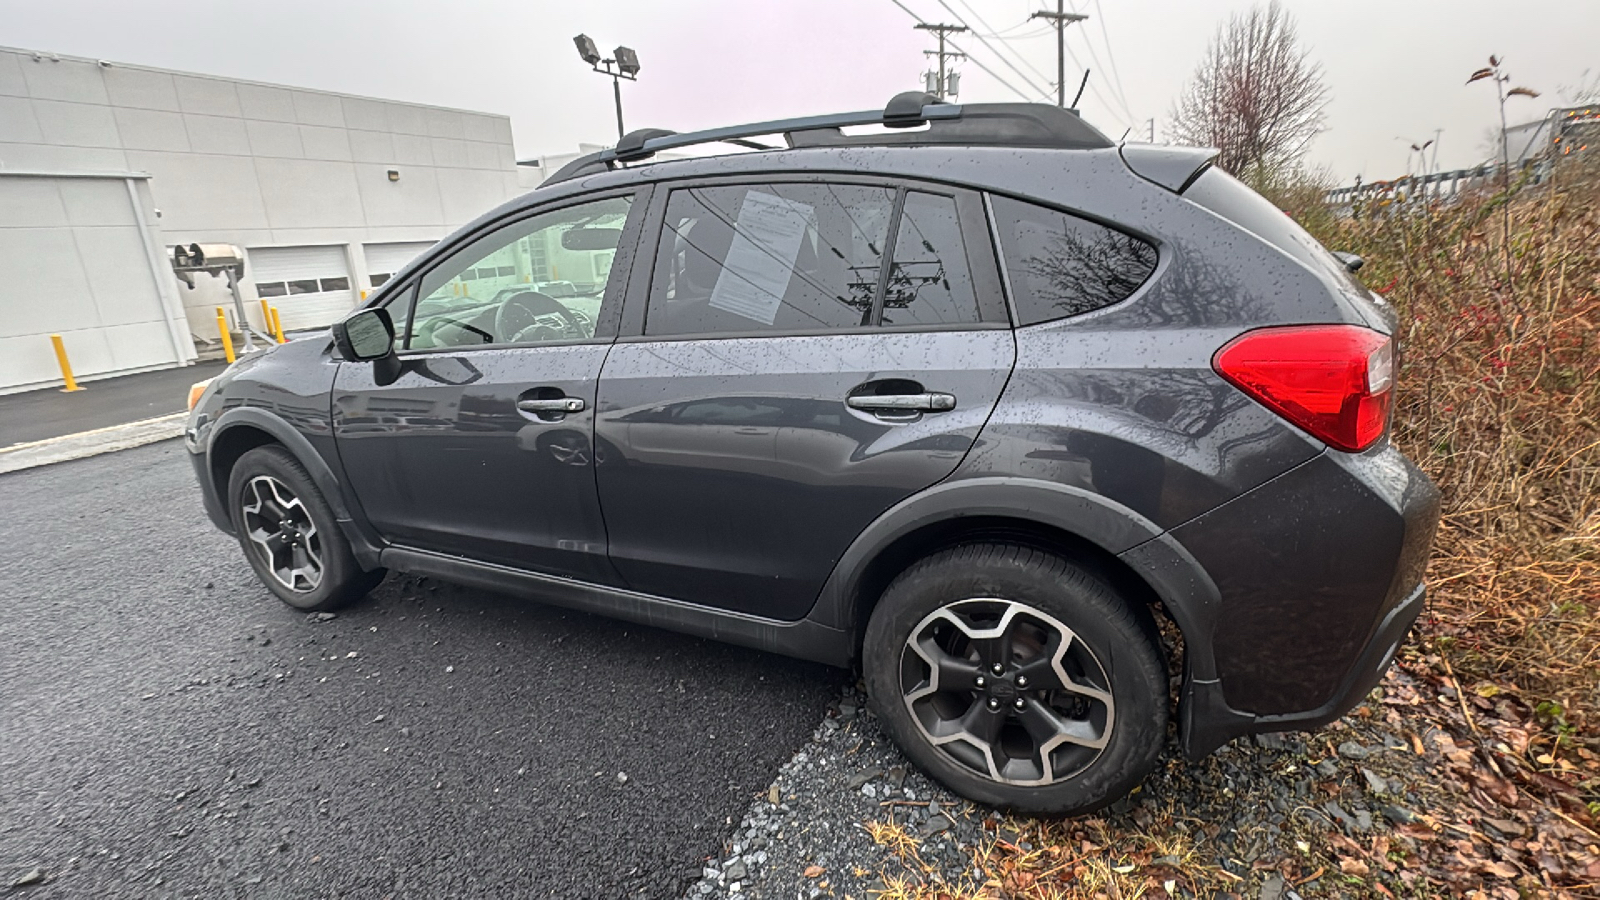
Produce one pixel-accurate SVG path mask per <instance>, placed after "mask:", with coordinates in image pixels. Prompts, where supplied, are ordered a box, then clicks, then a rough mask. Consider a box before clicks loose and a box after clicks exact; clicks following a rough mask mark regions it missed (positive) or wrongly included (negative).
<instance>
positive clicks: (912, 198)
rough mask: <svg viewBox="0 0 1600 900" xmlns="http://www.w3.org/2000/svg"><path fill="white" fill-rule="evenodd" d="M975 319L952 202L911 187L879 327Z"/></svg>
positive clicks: (974, 299) (974, 300) (975, 303)
mask: <svg viewBox="0 0 1600 900" xmlns="http://www.w3.org/2000/svg"><path fill="white" fill-rule="evenodd" d="M977 321H978V297H977V294H976V293H975V292H974V291H973V289H972V273H971V271H970V270H969V269H968V268H967V249H966V246H965V245H964V244H963V243H962V242H961V223H960V221H959V220H958V219H957V218H956V201H955V200H954V199H952V198H950V197H940V196H937V195H935V194H923V193H920V192H917V191H911V192H909V193H907V194H906V205H905V212H904V213H903V214H902V215H901V218H900V231H899V233H898V235H896V237H895V242H894V268H893V270H891V271H890V273H889V288H888V291H887V292H886V293H885V294H884V297H883V324H885V325H955V324H963V323H975V322H977Z"/></svg>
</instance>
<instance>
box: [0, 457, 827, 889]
mask: <svg viewBox="0 0 1600 900" xmlns="http://www.w3.org/2000/svg"><path fill="white" fill-rule="evenodd" d="M183 456H184V451H183V449H182V447H181V445H180V444H179V442H177V441H166V442H163V443H159V444H153V445H150V446H146V447H140V448H137V449H133V450H127V451H123V452H119V453H113V454H109V455H105V456H99V457H95V458H92V459H86V460H80V461H76V462H69V463H62V464H58V465H53V466H47V467H43V468H39V469H32V470H28V471H23V472H15V473H12V474H8V475H0V510H4V511H5V515H4V516H0V890H3V889H4V888H5V887H6V886H7V885H10V884H12V883H13V882H14V881H16V880H18V879H22V880H27V878H26V876H28V875H30V874H33V873H34V870H35V869H37V870H38V872H37V874H38V875H39V876H40V878H41V880H40V882H39V883H37V884H34V885H31V886H28V887H22V888H17V889H15V891H14V895H17V896H27V897H30V898H32V897H81V896H100V897H163V896H174V897H191V896H192V897H303V896H319V897H336V896H350V897H389V896H392V897H446V896H448V897H513V896H519V897H520V896H549V897H674V896H678V895H679V894H681V892H682V891H683V889H684V887H685V886H686V885H687V884H688V883H690V882H691V881H692V880H693V879H694V878H696V877H697V876H699V875H700V871H701V863H702V861H703V860H704V859H705V858H706V857H708V856H711V855H715V854H717V853H718V849H719V847H721V846H723V845H724V844H725V842H726V840H727V839H728V836H729V834H730V832H731V831H732V829H733V825H734V823H736V822H738V821H739V819H740V817H741V816H742V815H743V814H744V812H745V810H746V808H747V807H748V806H749V805H750V803H751V801H752V799H753V798H755V797H757V796H758V795H761V794H762V793H763V792H764V791H765V790H766V788H767V785H768V784H769V783H770V782H771V781H772V779H773V776H774V774H775V773H776V772H777V771H778V768H779V766H780V765H782V764H783V763H784V762H785V761H786V760H788V759H789V757H790V755H791V754H792V753H793V752H794V750H795V749H796V748H797V747H799V746H801V745H802V744H804V743H805V742H806V741H807V739H808V737H809V736H810V735H811V733H812V730H813V729H814V728H815V727H816V725H817V722H818V721H819V719H820V718H821V717H822V715H823V712H824V710H825V708H826V707H827V705H828V703H829V701H830V700H832V699H834V698H835V697H837V695H838V692H839V690H840V688H841V686H842V685H843V683H844V682H845V680H846V679H847V677H848V676H847V675H846V673H844V672H842V671H840V670H835V669H829V668H825V667H821V666H814V665H809V664H802V663H798V662H794V661H790V660H786V659H783V658H780V657H775V656H771V655H767V654H762V653H758V652H755V651H747V650H742V649H739V648H734V647H729V646H725V645H721V644H716V643H712V642H708V641H702V640H698V639H692V638H687V637H682V636H679V635H675V634H671V633H669V632H664V631H658V630H654V629H650V628H644V627H641V626H637V625H630V624H625V623H619V622H614V621H611V620H607V619H601V618H597V617H592V616H586V615H582V614H579V613H573V612H568V611H564V610H559V609H554V608H550V607H544V606H540V605H538V604H535V603H530V602H526V601H522V600H517V599H513V598H507V597H503V596H500V595H495V594H489V593H485V592H481V591H473V590H467V589H461V588H456V587H453V586H450V585H443V584H438V583H434V582H428V581H417V580H414V579H407V578H401V577H399V576H394V575H391V576H390V578H389V579H388V580H387V581H386V582H385V583H384V584H383V585H382V586H381V587H380V588H379V589H378V590H377V591H376V592H375V594H374V596H373V597H371V598H369V599H368V600H367V601H364V602H363V603H361V604H359V605H357V606H355V607H353V608H350V609H348V610H345V611H341V612H340V613H339V614H338V615H337V617H336V618H334V619H332V620H330V621H326V622H320V623H317V622H311V621H308V617H307V616H306V615H304V614H302V613H298V612H295V611H294V610H291V609H290V608H288V607H286V606H284V605H282V604H281V603H279V602H278V601H277V600H276V599H274V598H273V597H272V596H271V595H270V594H268V593H267V591H266V590H265V589H264V588H262V587H261V586H259V584H257V583H256V582H255V580H254V578H253V576H252V574H251V571H250V569H249V568H248V566H247V565H246V564H245V563H244V561H243V559H242V558H241V556H240V551H239V547H238V545H237V544H235V543H234V542H233V541H232V540H231V539H230V538H228V537H226V536H224V535H222V534H220V533H218V532H216V531H215V530H214V529H213V528H212V527H211V525H210V524H209V522H207V521H206V519H205V517H204V515H203V514H202V512H201V509H200V500H199V496H198V494H197V492H196V489H195V487H194V485H193V483H192V475H191V473H190V470H189V468H188V464H187V462H186V461H185V460H184V458H183Z"/></svg>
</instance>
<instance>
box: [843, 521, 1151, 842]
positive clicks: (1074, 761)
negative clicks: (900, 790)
mask: <svg viewBox="0 0 1600 900" xmlns="http://www.w3.org/2000/svg"><path fill="white" fill-rule="evenodd" d="M957 620H959V622H960V624H957ZM1005 623H1010V624H1009V625H1008V626H1007V627H1005V628H1002V627H1001V626H1002V624H1005ZM1057 626H1064V627H1065V629H1067V630H1066V631H1065V632H1063V631H1060V630H1059V629H1058V627H1057ZM914 630H915V631H916V632H917V635H918V642H917V645H916V647H912V646H910V645H909V644H908V641H909V639H910V638H911V637H912V633H913V631H914ZM1052 632H1054V633H1055V634H1056V637H1055V638H1052V637H1051V634H1052ZM1003 634H1010V637H1002V636H1001V635H1003ZM1019 641H1020V643H1021V644H1022V646H1021V647H1020V648H1019V647H1018V646H1017V644H1018V642H1019ZM930 660H932V661H937V662H938V664H939V665H938V669H939V671H940V672H942V673H943V674H944V682H943V683H942V684H941V683H940V682H939V680H938V679H936V678H935V676H934V674H933V673H934V671H935V666H934V664H933V662H931V661H930ZM1001 660H1004V661H1003V662H1000V665H1001V666H1002V668H1003V669H1004V672H1003V674H1001V675H998V676H997V675H996V674H995V671H996V670H995V669H994V665H995V664H996V662H998V661H1001ZM862 666H863V669H864V670H865V676H866V682H867V691H868V694H869V698H870V699H869V702H870V704H871V706H872V708H873V711H874V712H876V713H877V715H878V717H879V719H880V720H881V721H883V722H884V724H885V726H886V727H887V729H888V731H889V733H890V735H891V736H892V737H893V738H894V740H895V742H896V743H898V744H899V745H900V748H901V749H902V750H903V751H904V752H905V754H906V755H907V756H909V757H910V758H911V760H912V761H913V762H915V763H916V764H917V765H918V766H920V767H921V768H922V770H923V771H925V772H927V773H928V774H929V775H930V776H932V777H933V778H934V779H935V780H937V781H939V782H940V783H941V784H943V785H945V786H946V787H948V788H949V789H951V790H952V791H954V792H956V793H957V794H960V795H961V796H963V797H966V798H968V799H970V800H975V801H978V802H980V803H985V804H988V805H990V806H996V807H1001V808H1004V809H1011V810H1016V811H1019V812H1026V813H1034V814H1045V815H1078V814H1081V813H1087V812H1091V811H1093V810H1096V809H1099V808H1100V807H1103V806H1105V805H1106V804H1108V803H1111V802H1113V801H1115V800H1116V799H1117V798H1119V797H1121V796H1123V795H1125V794H1126V793H1128V792H1129V791H1131V790H1132V789H1133V788H1134V787H1135V786H1137V785H1138V784H1139V782H1140V781H1142V780H1143V779H1144V777H1145V776H1146V775H1147V774H1149V772H1150V770H1151V769H1152V768H1154V766H1155V764H1156V761H1157V760H1158V758H1159V757H1160V754H1161V750H1162V747H1163V746H1164V744H1165V741H1166V732H1167V701H1168V698H1167V669H1166V666H1165V665H1164V664H1163V661H1162V652H1161V641H1160V635H1159V632H1157V631H1156V627H1155V622H1154V621H1153V620H1152V619H1151V617H1150V614H1149V612H1148V611H1147V610H1146V609H1144V608H1143V607H1142V606H1140V605H1137V604H1132V603H1129V602H1127V601H1126V600H1125V599H1124V598H1123V597H1121V596H1120V595H1119V594H1118V593H1117V592H1116V591H1115V590H1114V589H1113V588H1112V587H1111V585H1110V583H1109V582H1108V581H1107V580H1106V579H1105V578H1103V577H1102V576H1100V575H1099V574H1097V573H1096V572H1095V571H1094V570H1092V569H1090V568H1087V567H1085V566H1082V565H1079V564H1076V563H1073V562H1070V561H1068V560H1066V559H1063V558H1062V557H1060V556H1056V555H1054V554H1051V553H1047V552H1044V551H1041V550H1036V549H1033V548H1030V547H1025V546H1020V545H1015V544H1000V543H992V544H989V543H986V544H966V545H962V546H958V547H954V548H951V549H949V550H944V551H941V552H939V553H936V554H934V555H932V556H929V557H927V558H925V559H923V560H921V561H919V562H917V563H914V564H913V565H912V566H910V567H909V568H908V569H906V570H905V571H904V572H902V573H901V574H900V576H899V577H897V578H896V579H895V580H894V582H893V583H891V584H890V585H889V588H888V589H887V590H886V591H884V593H883V597H882V599H881V600H880V601H879V602H878V605H877V607H876V608H875V609H874V610H873V612H872V618H871V621H870V622H869V623H868V625H867V632H866V638H865V642H864V645H863V648H862ZM1030 674H1031V675H1032V676H1033V677H1032V681H1031V682H1030V681H1029V680H1028V679H1029V675H1030ZM1062 674H1065V675H1066V676H1067V681H1069V682H1071V684H1070V685H1068V686H1063V687H1065V688H1066V689H1054V688H1056V687H1057V685H1056V682H1059V681H1060V680H1061V675H1062ZM1019 682H1020V683H1019ZM1041 686H1043V687H1044V688H1046V689H1043V690H1041V689H1040V688H1041ZM969 698H970V699H969ZM1108 700H1109V702H1107V701H1108ZM914 708H915V710H916V711H915V712H913V709H914ZM997 723H998V724H997ZM1052 729H1053V730H1052ZM935 734H937V735H939V738H937V740H942V741H944V743H942V744H936V743H935V741H936V738H935V737H934V736H933V735H935ZM1041 734H1042V735H1048V736H1047V737H1045V738H1044V739H1042V740H1041V739H1040V738H1039V735H1041ZM1095 744H1098V745H1100V746H1092V745H1095ZM984 746H988V747H989V749H988V750H987V751H984V750H983V749H982V748H983V747H984ZM1041 750H1043V751H1044V752H1040V751H1041ZM996 775H1000V776H1001V777H1000V778H998V779H997V778H996V777H995V776H996ZM1026 782H1032V783H1026Z"/></svg>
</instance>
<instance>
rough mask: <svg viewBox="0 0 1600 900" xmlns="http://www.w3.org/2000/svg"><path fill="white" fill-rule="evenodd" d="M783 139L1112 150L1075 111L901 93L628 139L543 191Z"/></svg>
mask: <svg viewBox="0 0 1600 900" xmlns="http://www.w3.org/2000/svg"><path fill="white" fill-rule="evenodd" d="M924 124H926V125H927V126H928V128H927V129H926V130H917V131H902V132H898V133H895V132H891V133H888V134H870V135H846V134H845V133H844V132H843V131H842V130H841V129H844V128H847V127H850V126H857V125H882V126H884V127H886V128H893V129H911V128H917V127H918V126H921V125H924ZM769 134H782V135H783V136H784V138H785V140H786V141H787V143H788V146H789V147H837V146H886V145H887V146H925V145H933V144H979V145H982V144H989V145H999V146H1014V147H1055V148H1060V149H1075V150H1086V149H1095V148H1106V147H1112V146H1115V145H1114V144H1113V143H1112V142H1111V140H1110V139H1109V138H1107V137H1106V136H1105V135H1103V134H1101V133H1100V132H1099V131H1097V130H1096V129H1095V128H1094V126H1092V125H1090V124H1088V123H1087V122H1085V121H1083V119H1081V118H1079V116H1078V114H1077V111H1076V110H1068V109H1060V108H1058V107H1054V106H1046V105H1044V104H1041V103H982V104H968V105H965V106H962V105H958V104H953V103H943V102H941V101H940V100H939V99H938V98H936V97H934V96H933V95H931V94H924V93H921V92H917V91H912V92H907V93H904V94H900V95H898V96H896V97H895V98H894V99H893V100H890V101H889V105H888V106H887V107H885V108H884V109H882V110H864V111H861V112H847V113H832V114H829V115H823V116H807V117H804V118H796V119H777V120H774V121H770V122H755V123H752V124H749V125H730V126H727V127H724V128H712V129H709V130H706V131H695V132H690V133H688V134H677V133H675V132H671V131H664V130H662V129H658V128H643V129H639V130H638V131H632V132H629V133H628V134H626V135H623V137H622V139H621V140H619V141H617V146H616V147H614V148H612V149H608V150H601V151H600V152H598V153H591V154H589V155H587V156H582V157H579V158H578V159H575V160H573V161H572V162H570V163H568V164H567V165H565V166H563V167H561V169H560V170H559V171H557V172H556V173H555V174H554V175H551V176H550V177H549V178H548V179H547V180H546V181H545V183H546V184H553V183H555V182H559V181H566V180H568V179H572V178H577V177H579V176H582V175H590V174H594V173H597V172H605V171H609V170H610V169H613V168H615V167H616V166H617V164H619V163H630V162H639V161H642V160H646V159H649V158H650V157H652V156H654V155H655V154H657V153H659V152H661V151H663V150H672V149H676V148H678V147H691V146H694V145H696V144H711V143H732V144H737V145H739V146H744V147H751V148H754V149H762V150H771V149H776V148H773V147H769V146H767V145H765V144H760V143H757V142H755V141H752V140H750V138H754V137H760V136H762V135H769Z"/></svg>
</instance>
